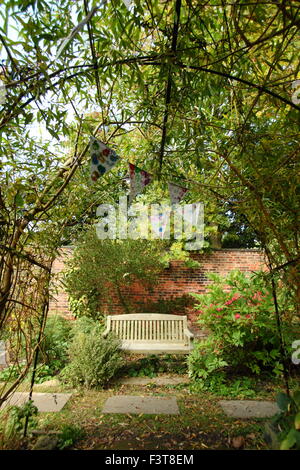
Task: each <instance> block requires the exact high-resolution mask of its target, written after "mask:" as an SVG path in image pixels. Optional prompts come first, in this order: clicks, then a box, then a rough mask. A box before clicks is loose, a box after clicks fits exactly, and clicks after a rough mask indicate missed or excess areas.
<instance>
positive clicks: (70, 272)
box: [64, 227, 165, 320]
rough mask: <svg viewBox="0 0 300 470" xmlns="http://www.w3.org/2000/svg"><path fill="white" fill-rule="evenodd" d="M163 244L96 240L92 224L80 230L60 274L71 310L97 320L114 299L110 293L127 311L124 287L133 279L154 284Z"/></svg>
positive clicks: (143, 241) (160, 242) (158, 242)
mask: <svg viewBox="0 0 300 470" xmlns="http://www.w3.org/2000/svg"><path fill="white" fill-rule="evenodd" d="M164 248H165V243H164V242H162V241H161V240H156V241H153V240H151V241H148V240H139V239H138V240H133V239H130V238H129V239H126V240H109V239H105V240H100V239H99V238H98V237H97V235H96V230H95V227H93V228H92V229H91V230H89V231H87V232H85V233H84V234H82V236H81V238H80V240H79V242H78V245H77V246H76V248H75V250H74V253H73V256H72V258H70V259H69V260H68V261H67V268H66V271H65V276H64V284H65V289H66V291H67V293H68V294H69V298H70V308H71V310H72V312H73V314H74V315H75V316H76V317H79V316H89V317H92V318H93V319H95V320H97V319H98V318H99V312H101V311H102V312H103V310H104V309H106V308H108V307H109V305H110V304H111V303H112V302H113V301H114V293H116V294H117V295H118V297H119V301H120V303H121V305H123V307H124V309H125V311H127V312H129V311H130V310H131V308H132V306H131V305H130V303H129V301H128V298H127V297H126V295H124V293H123V292H124V290H126V288H127V287H128V286H129V285H130V284H131V283H132V282H134V281H136V280H138V281H139V282H141V283H142V284H144V285H145V286H147V287H149V286H152V285H155V283H156V282H157V274H158V273H159V272H160V270H161V269H162V267H163V266H164V263H163V262H162V260H161V257H162V254H163V250H164Z"/></svg>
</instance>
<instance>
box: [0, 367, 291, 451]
mask: <svg viewBox="0 0 300 470" xmlns="http://www.w3.org/2000/svg"><path fill="white" fill-rule="evenodd" d="M151 361H152V362H151ZM151 361H150V360H149V359H147V360H144V361H143V362H142V366H143V367H142V368H139V367H138V364H137V363H136V362H134V361H131V362H130V363H129V364H128V365H127V369H125V370H124V371H123V377H124V375H127V376H128V375H132V371H133V370H139V371H142V373H141V374H140V373H139V374H138V375H139V376H142V377H145V374H144V372H145V370H146V369H147V370H148V369H149V367H150V368H152V369H151V371H150V372H151V375H152V372H153V373H154V374H155V376H157V375H158V376H161V372H160V371H159V365H158V364H156V363H155V361H154V359H153V360H152V359H151ZM174 365H175V363H174V361H173V359H172V358H168V361H167V362H166V364H165V365H164V372H165V373H166V372H168V374H170V372H171V370H172V368H173V370H174ZM181 366H182V364H178V368H177V367H176V368H175V370H176V372H177V373H179V372H180V371H181V374H182V372H185V371H184V370H183V368H182V367H181ZM172 375H173V376H174V373H173V374H172ZM180 377H181V378H182V377H187V376H183V375H180ZM236 379H237V378H236V377H232V378H231V382H232V384H234V383H235V381H236ZM149 380H150V379H149ZM187 380H188V379H187ZM298 383H299V379H297V378H296V379H292V380H291V388H294V386H295V387H296V386H297V385H298ZM0 389H1V386H0ZM251 390H252V391H253V392H254V395H253V396H247V394H245V391H244V390H243V389H241V390H240V391H239V389H236V390H235V391H234V393H233V394H231V395H230V387H229V388H228V389H227V390H226V389H223V392H224V393H223V395H222V394H221V393H220V390H218V388H217V387H216V389H215V390H214V393H212V392H209V391H207V390H196V389H195V388H193V387H191V386H190V384H189V383H181V384H178V385H157V384H155V383H154V382H153V380H152V381H151V383H148V384H147V385H133V384H121V383H120V382H118V381H116V382H112V383H111V385H110V388H107V389H104V390H103V389H101V390H96V389H93V390H87V389H83V388H80V389H70V388H67V387H66V386H64V385H63V384H58V385H54V386H48V385H47V384H45V385H43V384H40V385H38V386H35V387H34V392H50V393H55V392H56V393H59V392H72V397H71V399H70V400H69V401H68V403H67V404H66V405H65V407H64V408H63V410H62V411H60V412H58V413H40V414H39V415H38V418H37V426H36V429H38V430H39V431H40V432H41V431H42V432H45V433H49V432H54V431H56V432H58V431H59V432H61V430H63V429H66V428H71V431H70V432H71V433H72V429H74V428H78V427H80V429H81V431H82V436H84V438H79V439H77V441H76V442H75V444H72V446H71V447H70V448H71V449H72V448H73V449H75V448H76V449H81V450H103V449H106V450H126V449H128V450H141V449H148V450H155V449H157V450H168V449H169V450H204V449H210V450H226V449H233V448H234V442H235V439H234V438H237V437H239V440H242V443H243V446H242V447H243V448H244V449H247V450H264V449H267V445H266V443H265V441H264V438H263V430H264V424H265V422H266V419H247V420H240V419H235V418H231V417H228V416H226V415H225V413H224V412H223V410H222V408H221V407H220V405H219V403H218V402H219V401H220V400H222V399H255V400H273V401H274V400H275V397H276V394H277V393H278V392H279V391H284V389H283V382H282V380H279V379H277V380H276V379H273V380H270V379H267V378H265V379H264V378H263V377H260V378H258V379H256V380H253V381H252V382H251ZM18 391H29V383H28V382H26V381H24V382H23V383H22V384H21V385H20V386H19V388H18ZM225 392H226V393H225ZM115 395H137V396H141V395H142V396H168V397H171V396H175V397H176V399H177V403H178V406H179V409H180V415H144V414H141V415H133V414H132V415H129V414H127V415H125V414H103V413H102V408H103V404H104V402H105V401H106V399H107V398H109V397H111V396H115ZM36 439H37V437H36V436H35V437H34V436H32V437H30V439H29V440H27V442H26V444H25V448H27V449H31V448H32V447H33V446H34V444H35V442H36ZM22 445H24V444H22Z"/></svg>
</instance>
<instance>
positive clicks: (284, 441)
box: [265, 390, 300, 450]
mask: <svg viewBox="0 0 300 470" xmlns="http://www.w3.org/2000/svg"><path fill="white" fill-rule="evenodd" d="M277 404H278V407H279V408H280V413H278V414H277V415H276V416H275V417H274V418H273V419H272V420H271V422H270V423H267V425H266V428H265V438H266V441H267V442H268V444H269V445H270V446H271V447H272V448H273V449H280V450H289V449H291V450H300V390H295V391H294V393H293V394H292V396H288V395H287V394H285V393H282V392H281V393H279V394H278V395H277Z"/></svg>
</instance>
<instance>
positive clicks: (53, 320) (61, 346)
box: [40, 316, 72, 375]
mask: <svg viewBox="0 0 300 470" xmlns="http://www.w3.org/2000/svg"><path fill="white" fill-rule="evenodd" d="M71 330H72V326H71V324H70V320H67V319H65V318H63V317H61V316H51V317H49V318H48V320H47V323H46V327H45V330H44V339H43V341H42V343H41V354H40V361H42V362H43V364H44V365H45V366H48V368H49V372H51V374H49V375H54V374H55V372H58V371H59V370H61V369H62V368H63V367H64V366H65V365H66V362H67V360H68V347H69V343H70V335H71Z"/></svg>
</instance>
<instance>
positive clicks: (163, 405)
mask: <svg viewBox="0 0 300 470" xmlns="http://www.w3.org/2000/svg"><path fill="white" fill-rule="evenodd" d="M102 413H125V414H128V413H129V414H141V413H143V414H154V415H158V414H163V415H176V414H177V415H178V414H179V408H178V405H177V401H176V398H175V397H171V398H168V397H138V396H131V395H117V396H114V397H110V398H108V399H107V400H106V402H105V403H104V406H103V409H102Z"/></svg>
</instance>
